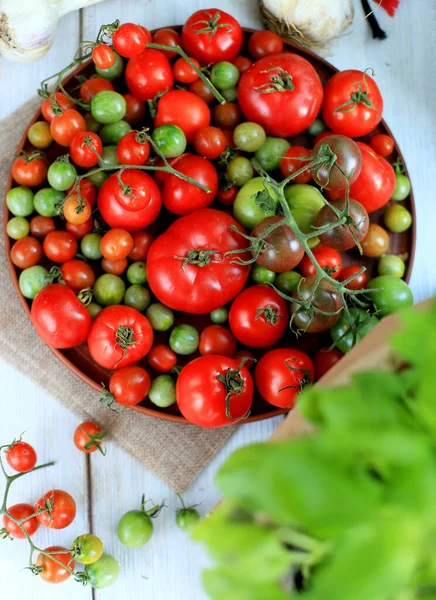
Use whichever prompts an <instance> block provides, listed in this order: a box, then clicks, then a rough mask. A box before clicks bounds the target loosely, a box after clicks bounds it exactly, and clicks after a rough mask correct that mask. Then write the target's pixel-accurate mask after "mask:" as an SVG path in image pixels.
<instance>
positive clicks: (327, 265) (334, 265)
mask: <svg viewBox="0 0 436 600" xmlns="http://www.w3.org/2000/svg"><path fill="white" fill-rule="evenodd" d="M312 252H313V255H314V257H315V258H316V260H317V261H318V264H319V266H320V267H321V268H322V269H324V271H326V273H328V274H329V275H330V276H331V277H333V279H337V278H338V277H339V274H340V272H341V270H342V258H341V255H340V254H339V252H338V251H337V250H335V249H334V248H329V247H328V246H323V245H322V244H319V245H318V246H316V247H315V248H312ZM300 271H301V274H302V275H303V277H308V275H315V273H316V270H315V267H314V266H313V263H312V261H311V260H310V258H309V257H308V256H307V254H305V255H304V256H303V260H302V261H301V263H300Z"/></svg>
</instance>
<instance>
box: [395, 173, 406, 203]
mask: <svg viewBox="0 0 436 600" xmlns="http://www.w3.org/2000/svg"><path fill="white" fill-rule="evenodd" d="M409 194H410V180H409V178H408V177H406V176H405V175H402V173H397V174H396V175H395V188H394V191H393V193H392V196H391V199H392V200H405V199H406V198H407V196H408V195H409Z"/></svg>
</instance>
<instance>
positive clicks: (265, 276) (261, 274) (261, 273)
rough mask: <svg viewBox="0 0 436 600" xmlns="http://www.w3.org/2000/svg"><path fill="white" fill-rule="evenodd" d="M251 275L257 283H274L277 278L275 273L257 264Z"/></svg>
mask: <svg viewBox="0 0 436 600" xmlns="http://www.w3.org/2000/svg"><path fill="white" fill-rule="evenodd" d="M250 275H251V279H252V280H253V281H254V282H255V283H274V280H275V278H276V274H275V273H274V271H270V270H269V269H265V267H262V265H258V264H257V263H255V264H254V265H253V267H252V269H251V273H250Z"/></svg>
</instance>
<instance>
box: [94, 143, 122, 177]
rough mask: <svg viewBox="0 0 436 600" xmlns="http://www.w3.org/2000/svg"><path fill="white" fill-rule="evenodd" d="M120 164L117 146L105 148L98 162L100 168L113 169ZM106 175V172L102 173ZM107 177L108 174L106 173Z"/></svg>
mask: <svg viewBox="0 0 436 600" xmlns="http://www.w3.org/2000/svg"><path fill="white" fill-rule="evenodd" d="M119 164H120V163H119V162H118V158H117V147H116V146H104V147H103V151H102V153H101V158H100V160H99V161H98V166H99V167H113V166H114V165H115V166H117V165H119ZM100 172H101V173H104V171H100ZM105 175H106V173H105Z"/></svg>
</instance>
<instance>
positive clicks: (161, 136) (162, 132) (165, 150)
mask: <svg viewBox="0 0 436 600" xmlns="http://www.w3.org/2000/svg"><path fill="white" fill-rule="evenodd" d="M151 137H152V139H153V141H154V143H155V144H156V146H157V147H158V148H159V150H160V151H161V153H162V154H163V155H164V156H165V158H176V157H177V156H180V155H181V154H183V153H184V151H185V150H186V137H185V134H184V133H183V131H182V130H181V129H180V127H177V125H160V126H159V127H156V128H155V129H154V130H153V134H152V136H151Z"/></svg>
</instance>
